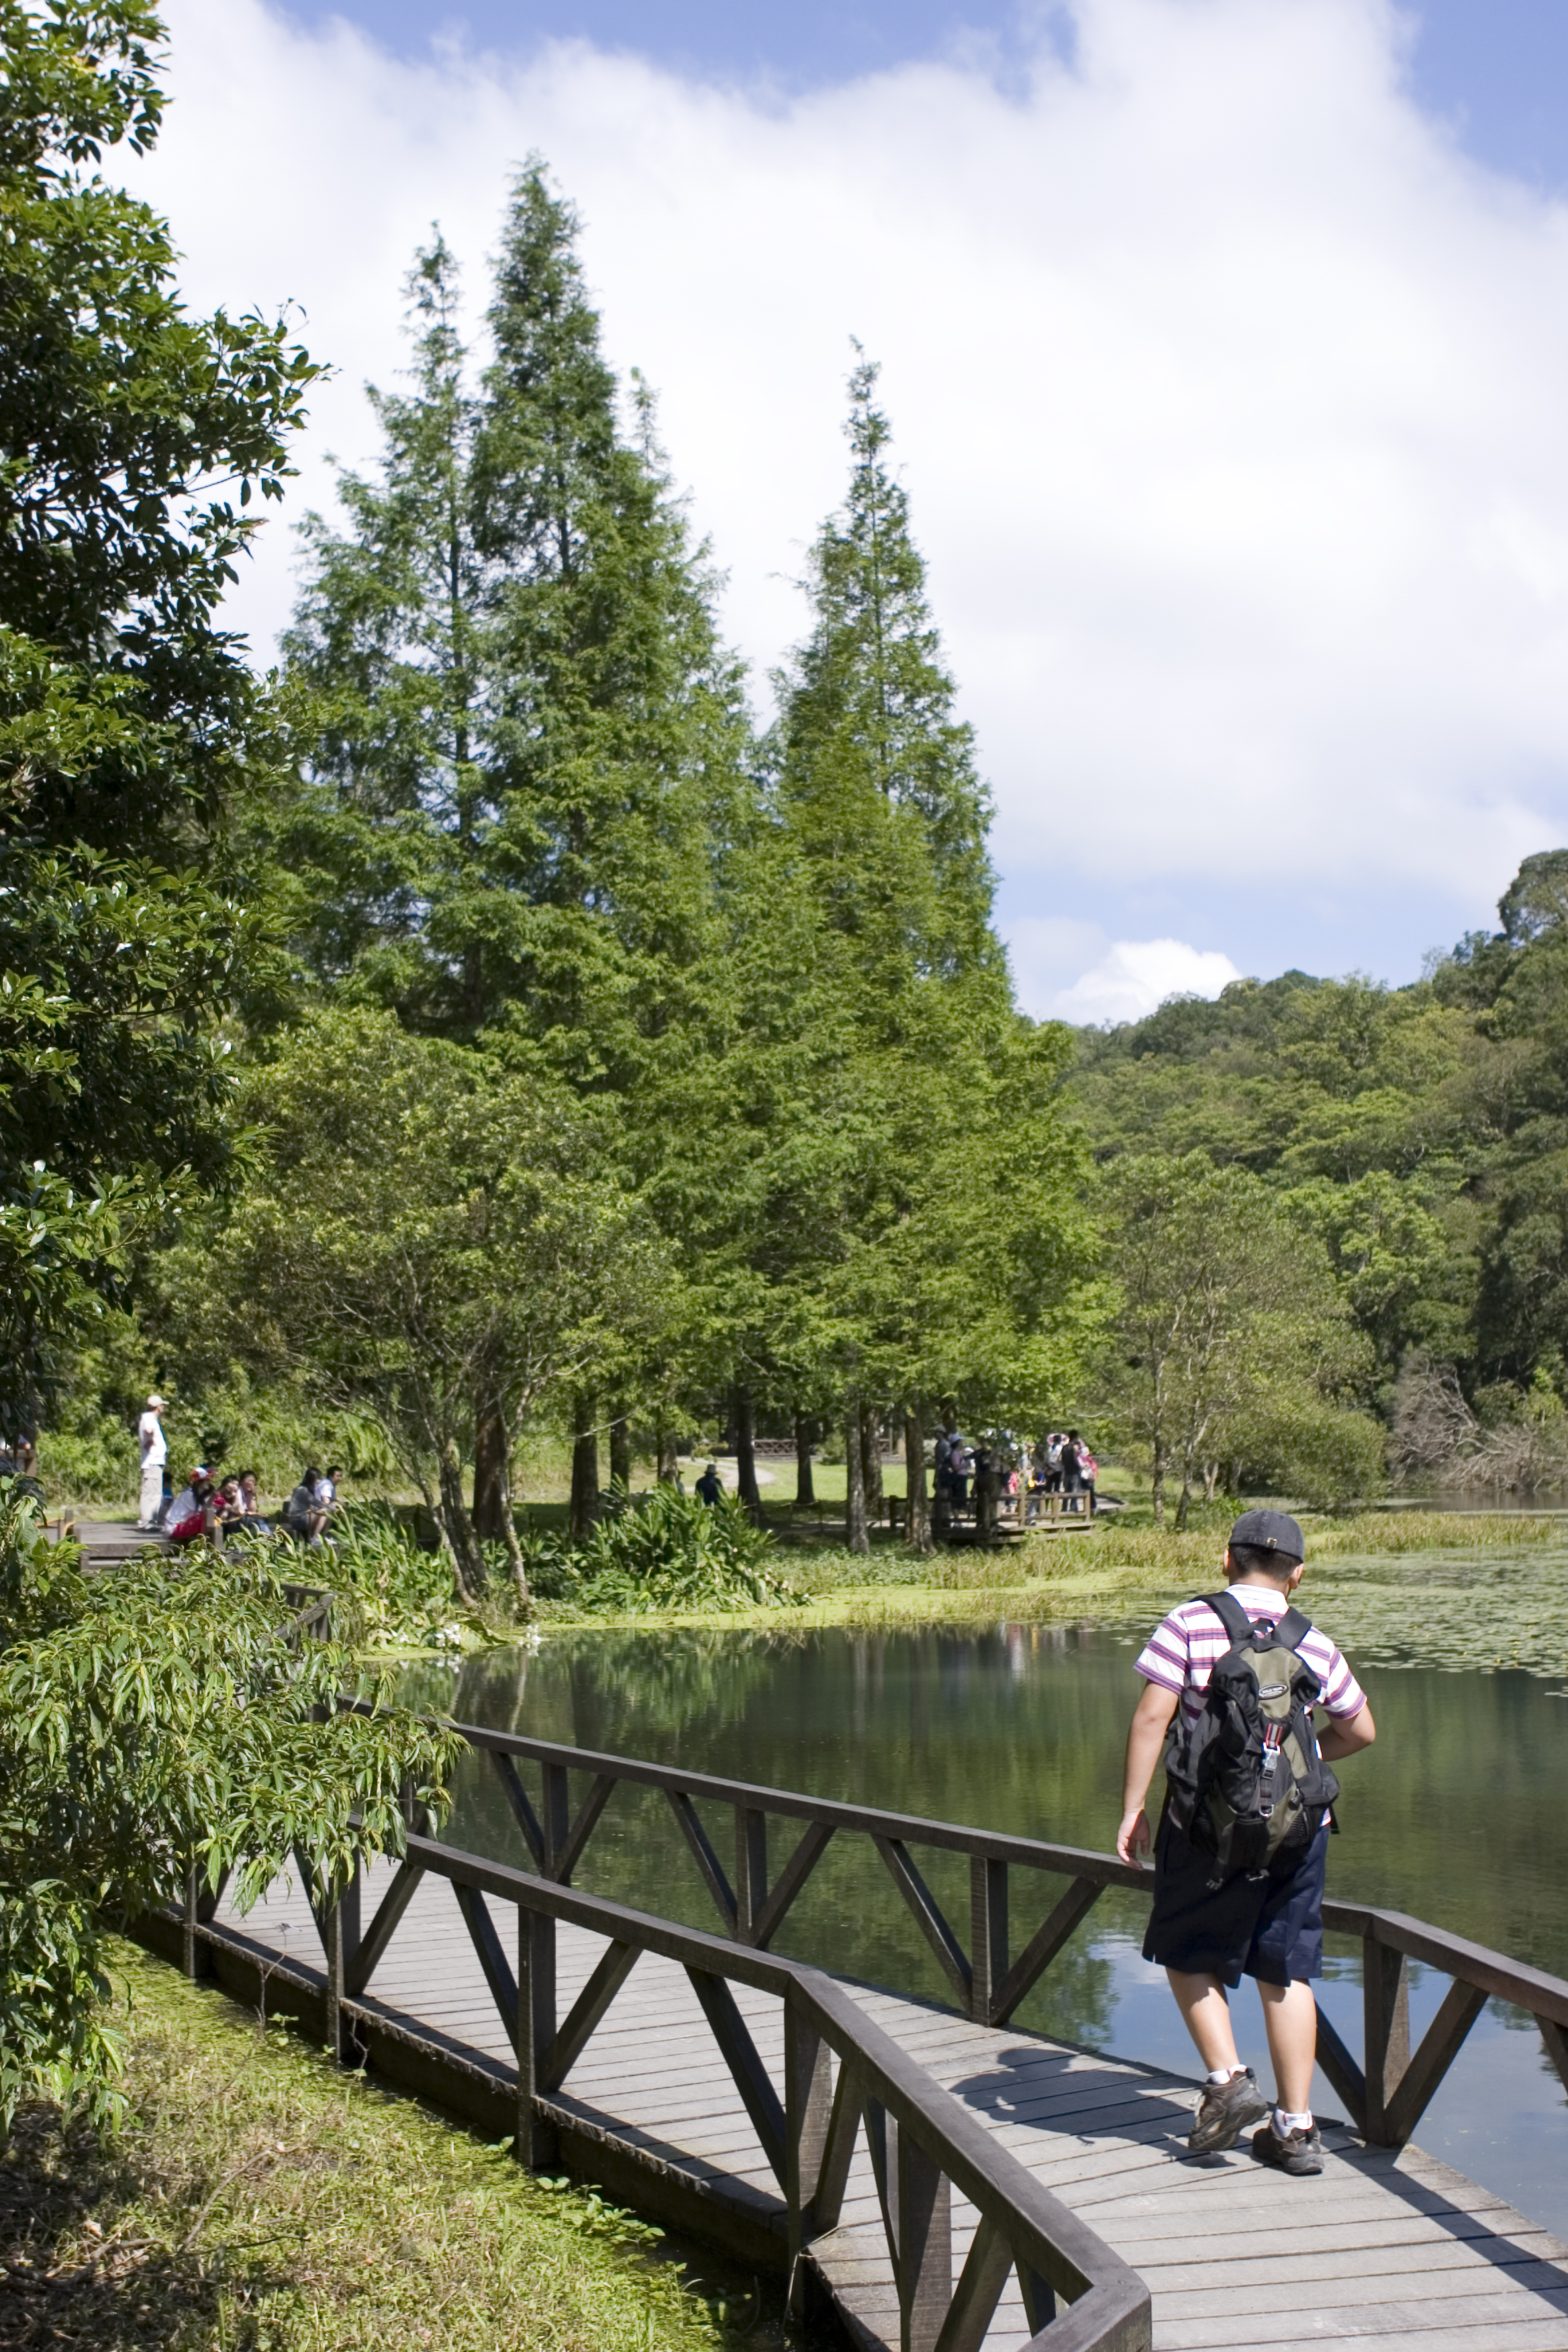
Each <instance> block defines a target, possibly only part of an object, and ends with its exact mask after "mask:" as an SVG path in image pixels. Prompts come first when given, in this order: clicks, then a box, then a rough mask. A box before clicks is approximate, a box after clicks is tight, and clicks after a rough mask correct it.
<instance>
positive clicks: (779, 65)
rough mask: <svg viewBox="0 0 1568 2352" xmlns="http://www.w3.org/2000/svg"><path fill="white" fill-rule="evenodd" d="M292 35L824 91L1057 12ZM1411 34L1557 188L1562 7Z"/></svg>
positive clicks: (548, 20) (456, 24) (782, 10)
mask: <svg viewBox="0 0 1568 2352" xmlns="http://www.w3.org/2000/svg"><path fill="white" fill-rule="evenodd" d="M287 13H288V14H289V16H293V17H295V18H297V19H298V20H299V21H300V23H301V24H306V25H311V26H314V25H320V24H321V23H323V22H324V21H325V20H326V19H328V18H330V17H332V16H345V17H347V18H348V19H349V20H350V21H351V22H352V23H353V24H356V25H360V26H363V27H364V29H365V30H366V31H367V32H370V33H372V34H374V37H376V38H377V39H378V40H380V41H382V42H384V43H385V45H386V46H387V47H389V48H391V49H393V50H394V51H395V52H396V53H397V54H398V55H400V56H403V57H416V56H419V55H421V54H423V53H424V52H426V50H427V49H428V47H429V45H430V42H431V40H432V38H433V37H437V36H438V35H440V34H443V33H458V34H459V35H461V36H462V37H465V38H466V39H467V41H468V43H470V44H471V45H472V46H474V47H482V48H491V49H495V50H499V51H500V52H501V53H503V54H508V53H521V52H527V51H528V50H529V49H531V47H534V46H535V45H536V44H537V43H538V42H539V41H541V40H542V39H547V38H550V37H552V36H553V37H580V38H583V39H586V40H591V41H593V42H595V43H596V44H597V45H599V46H600V47H612V48H627V49H633V50H636V51H637V52H638V53H639V54H641V55H643V56H646V57H648V58H655V59H657V60H658V62H659V63H661V64H664V65H668V66H670V67H672V68H675V69H676V70H677V71H679V72H693V71H695V72H697V73H710V74H715V75H724V76H730V75H739V76H746V77H750V76H752V75H758V74H761V75H773V76H777V77H778V78H779V79H781V80H782V81H783V82H784V83H785V85H786V86H788V87H791V88H800V87H803V86H804V87H820V86H821V85H823V84H824V83H830V82H834V81H837V80H842V79H848V78H849V77H851V76H854V75H858V74H861V73H866V72H868V71H874V70H875V69H876V68H879V67H884V66H894V65H900V64H902V63H904V62H905V61H907V60H908V59H910V58H921V57H929V56H931V55H934V54H940V53H942V52H943V51H945V50H947V49H949V48H950V47H952V45H953V44H954V43H955V42H963V41H964V40H965V39H969V40H973V39H974V38H975V37H977V36H978V37H979V38H980V39H982V40H983V41H984V42H987V43H990V44H994V47H995V52H996V56H997V58H998V62H999V65H1000V66H1001V68H1002V69H1003V70H1004V71H1005V67H1006V65H1007V63H1008V61H1009V59H1010V58H1011V57H1012V56H1013V55H1015V54H1016V49H1017V46H1018V41H1019V36H1020V34H1021V33H1022V34H1024V35H1025V36H1026V37H1027V36H1030V35H1032V36H1033V37H1034V38H1037V37H1038V33H1039V30H1040V28H1041V27H1042V26H1050V25H1052V24H1053V20H1054V27H1055V28H1056V29H1057V30H1058V37H1062V38H1064V39H1066V38H1067V37H1068V31H1067V26H1066V12H1065V11H1063V10H1060V9H1058V8H1054V7H1052V6H1050V5H1044V6H1037V7H1034V8H1028V9H1023V10H1020V9H1017V8H998V7H996V6H995V5H988V4H987V0H973V5H970V6H967V7H959V8H954V7H952V6H950V5H946V0H852V5H844V6H826V5H823V0H790V5H785V6H776V5H775V6H771V7H755V6H744V5H727V0H663V5H658V6H649V5H646V0H452V5H447V0H291V5H289V8H288V10H287ZM1402 13H1404V14H1405V16H1408V17H1409V18H1410V19H1411V22H1412V25H1413V26H1414V27H1415V40H1414V45H1413V48H1412V51H1411V57H1410V78H1411V82H1412V86H1413V88H1414V90H1415V94H1416V96H1417V97H1418V98H1419V100H1420V101H1421V103H1422V104H1423V105H1424V106H1425V107H1426V108H1427V109H1428V110H1431V111H1432V112H1433V113H1434V114H1436V115H1437V116H1439V117H1440V118H1441V119H1442V120H1444V121H1447V123H1449V124H1450V125H1451V126H1452V127H1453V128H1454V129H1455V130H1456V131H1458V133H1459V135H1460V136H1461V137H1462V139H1463V141H1464V142H1465V144H1466V146H1467V147H1468V150H1469V152H1471V153H1472V154H1473V155H1474V156H1476V158H1477V159H1478V160H1479V162H1482V163H1487V164H1489V165H1490V166H1492V167H1493V168H1494V169H1497V170H1501V171H1505V172H1509V173H1517V174H1519V175H1520V176H1521V177H1522V178H1525V179H1527V180H1530V181H1531V182H1534V183H1535V184H1545V185H1549V186H1552V187H1560V186H1564V185H1568V0H1406V5H1405V6H1404V8H1403V12H1402Z"/></svg>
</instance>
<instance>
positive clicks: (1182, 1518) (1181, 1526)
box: [1176, 1478, 1193, 1535]
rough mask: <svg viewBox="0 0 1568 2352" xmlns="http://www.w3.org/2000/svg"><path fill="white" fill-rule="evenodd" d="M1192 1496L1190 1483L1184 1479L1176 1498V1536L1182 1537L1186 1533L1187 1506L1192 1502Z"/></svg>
mask: <svg viewBox="0 0 1568 2352" xmlns="http://www.w3.org/2000/svg"><path fill="white" fill-rule="evenodd" d="M1192 1496H1193V1489H1192V1485H1191V1482H1190V1481H1189V1480H1188V1479H1186V1478H1184V1479H1183V1480H1182V1491H1181V1493H1180V1494H1179V1495H1178V1496H1177V1497H1176V1533H1177V1534H1178V1535H1184V1534H1185V1533H1186V1528H1187V1506H1188V1504H1189V1503H1190V1502H1191V1501H1192Z"/></svg>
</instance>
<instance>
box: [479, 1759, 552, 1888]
mask: <svg viewBox="0 0 1568 2352" xmlns="http://www.w3.org/2000/svg"><path fill="white" fill-rule="evenodd" d="M490 1763H491V1765H492V1766H493V1768H494V1770H495V1776H496V1779H497V1780H499V1781H500V1785H501V1793H502V1794H503V1796H504V1797H505V1798H506V1801H507V1803H508V1804H509V1805H510V1808H511V1817H512V1819H513V1821H514V1822H516V1823H517V1825H518V1828H519V1829H520V1830H521V1832H522V1842H523V1843H524V1845H526V1846H527V1848H528V1851H529V1853H530V1854H531V1856H532V1858H533V1866H534V1868H535V1870H542V1869H543V1867H544V1829H543V1825H542V1822H541V1821H540V1818H539V1815H538V1814H537V1813H536V1812H535V1811H534V1810H533V1805H532V1801H531V1799H530V1797H529V1793H528V1790H526V1789H525V1788H524V1787H523V1785H522V1780H521V1776H520V1774H519V1772H518V1769H517V1766H516V1765H515V1764H514V1763H513V1762H512V1760H511V1758H510V1756H504V1755H502V1753H501V1751H500V1748H491V1750H490Z"/></svg>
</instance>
